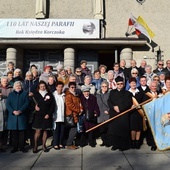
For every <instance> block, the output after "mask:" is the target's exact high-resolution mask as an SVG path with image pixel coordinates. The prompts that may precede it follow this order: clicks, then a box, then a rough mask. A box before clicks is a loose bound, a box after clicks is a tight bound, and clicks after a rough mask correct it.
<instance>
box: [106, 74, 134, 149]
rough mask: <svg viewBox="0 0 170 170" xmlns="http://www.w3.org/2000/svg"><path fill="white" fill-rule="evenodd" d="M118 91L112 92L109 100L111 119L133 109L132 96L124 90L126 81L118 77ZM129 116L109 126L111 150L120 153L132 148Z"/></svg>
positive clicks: (115, 120)
mask: <svg viewBox="0 0 170 170" xmlns="http://www.w3.org/2000/svg"><path fill="white" fill-rule="evenodd" d="M115 81H116V84H117V89H115V90H111V91H110V95H109V98H108V105H109V108H110V111H109V114H110V118H112V117H114V116H116V115H118V114H120V113H122V112H123V111H126V110H128V109H130V108H131V107H132V94H131V93H130V92H129V91H126V90H125V89H124V79H123V78H122V77H120V76H118V77H117V78H116V79H115ZM129 114H130V113H126V114H124V115H122V116H120V117H118V118H116V119H114V120H113V121H111V122H110V124H109V130H108V135H109V143H110V145H111V146H112V148H111V150H117V149H119V150H120V151H123V150H127V149H129V148H130V127H129V124H130V123H129V122H130V121H129Z"/></svg>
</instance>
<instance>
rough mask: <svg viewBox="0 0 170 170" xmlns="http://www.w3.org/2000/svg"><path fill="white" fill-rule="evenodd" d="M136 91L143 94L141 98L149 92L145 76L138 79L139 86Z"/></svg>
mask: <svg viewBox="0 0 170 170" xmlns="http://www.w3.org/2000/svg"><path fill="white" fill-rule="evenodd" d="M138 89H139V91H140V92H141V93H142V94H143V96H144V95H145V93H147V92H149V91H150V89H149V87H148V86H147V80H146V77H145V76H142V77H141V78H140V86H139V87H138Z"/></svg>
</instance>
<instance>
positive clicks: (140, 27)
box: [126, 14, 155, 43]
mask: <svg viewBox="0 0 170 170" xmlns="http://www.w3.org/2000/svg"><path fill="white" fill-rule="evenodd" d="M129 26H132V27H134V28H135V33H136V35H138V36H139V35H140V34H143V35H145V36H146V37H147V38H148V39H149V42H150V43H151V39H152V38H153V37H154V36H155V34H154V32H153V31H152V30H151V29H150V28H149V26H148V25H147V23H146V22H145V21H144V19H143V18H142V17H141V16H139V17H138V18H135V17H134V16H133V15H132V14H131V15H130V18H129V22H128V29H127V33H126V35H131V30H132V29H130V31H129Z"/></svg>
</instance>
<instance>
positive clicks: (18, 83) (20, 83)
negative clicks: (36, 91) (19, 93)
mask: <svg viewBox="0 0 170 170" xmlns="http://www.w3.org/2000/svg"><path fill="white" fill-rule="evenodd" d="M17 85H21V88H23V84H22V82H21V81H16V82H15V83H14V86H13V88H14V89H15V88H16V86H17Z"/></svg>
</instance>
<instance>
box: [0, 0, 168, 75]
mask: <svg viewBox="0 0 170 170" xmlns="http://www.w3.org/2000/svg"><path fill="white" fill-rule="evenodd" d="M169 5H170V2H169V1H166V2H164V1H158V0H119V1H118V0H71V1H70V0H62V1H61V0H29V1H28V0H5V1H1V2H0V69H1V70H0V72H3V70H4V69H5V67H6V64H7V63H8V62H9V61H13V62H14V63H15V65H16V67H19V68H21V69H23V71H24V72H25V71H26V70H27V69H28V68H29V66H30V64H32V63H35V64H37V65H38V66H39V67H40V69H42V68H43V67H44V66H45V65H47V64H50V65H52V66H54V68H55V67H56V66H57V64H59V63H62V64H63V65H64V66H71V67H72V68H73V69H75V68H76V67H77V66H79V64H80V61H81V60H83V59H85V60H87V62H88V66H89V67H90V68H91V69H92V71H94V70H95V69H97V68H98V66H99V65H100V64H105V65H107V66H108V68H109V69H112V66H113V63H114V62H119V61H120V59H125V60H126V62H127V66H128V65H129V61H130V60H131V59H135V60H136V61H137V63H138V66H139V64H140V61H141V60H142V59H143V57H144V56H145V57H144V58H145V59H146V61H147V63H148V64H151V65H152V66H155V61H156V60H155V56H156V54H157V53H156V51H157V50H159V47H160V49H161V51H163V53H162V54H163V55H164V58H162V59H164V60H167V59H168V58H169V54H170V49H169V43H170V36H169V34H168V29H169V26H170V22H169V15H168V13H169V12H168V11H169V10H168V8H169ZM131 13H132V14H133V15H134V16H135V17H138V16H142V17H143V18H144V20H145V21H146V23H147V24H148V25H149V27H150V28H151V29H152V31H153V32H154V33H155V35H156V36H155V37H154V38H153V39H152V40H153V41H152V42H151V43H149V41H148V40H147V39H146V38H145V37H138V36H137V35H133V36H128V37H126V36H125V33H126V31H127V28H128V19H129V17H130V15H131Z"/></svg>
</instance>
